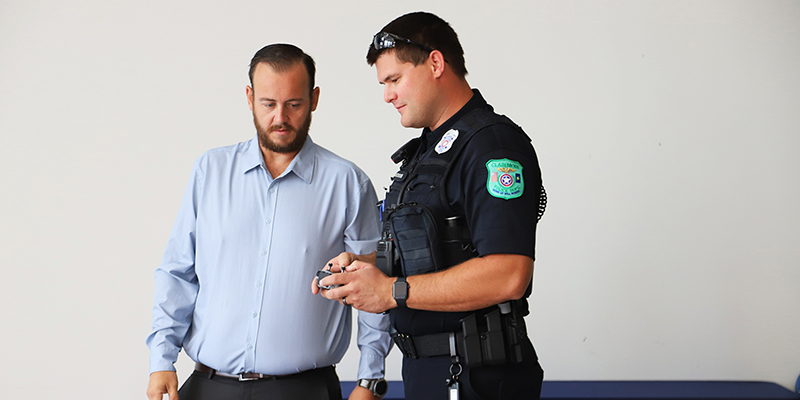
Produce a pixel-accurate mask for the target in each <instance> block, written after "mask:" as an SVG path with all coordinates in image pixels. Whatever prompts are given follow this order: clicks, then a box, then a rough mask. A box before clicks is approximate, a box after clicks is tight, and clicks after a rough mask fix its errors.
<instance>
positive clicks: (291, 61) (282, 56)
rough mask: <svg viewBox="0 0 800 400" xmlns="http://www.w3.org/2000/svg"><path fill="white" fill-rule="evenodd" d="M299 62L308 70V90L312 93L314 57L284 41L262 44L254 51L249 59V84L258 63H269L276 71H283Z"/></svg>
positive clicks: (251, 83)
mask: <svg viewBox="0 0 800 400" xmlns="http://www.w3.org/2000/svg"><path fill="white" fill-rule="evenodd" d="M299 62H302V63H303V64H304V65H305V67H306V72H308V85H309V88H308V91H309V93H313V92H314V74H315V72H316V67H315V65H314V59H313V58H311V56H309V55H308V54H306V53H304V52H303V50H300V48H299V47H297V46H295V45H291V44H285V43H278V44H271V45H268V46H264V47H263V48H261V50H259V51H257V52H256V54H255V55H254V56H253V59H252V60H250V73H249V75H250V86H253V73H254V72H255V70H256V66H258V64H260V63H265V64H267V65H269V66H270V67H272V69H273V70H275V71H277V72H284V71H286V70H288V69H289V68H291V67H293V66H295V64H297V63H299Z"/></svg>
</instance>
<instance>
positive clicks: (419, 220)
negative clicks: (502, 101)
mask: <svg viewBox="0 0 800 400" xmlns="http://www.w3.org/2000/svg"><path fill="white" fill-rule="evenodd" d="M498 124H504V125H508V126H510V127H512V128H513V129H514V131H516V132H518V133H519V134H520V135H525V137H526V138H528V136H527V135H526V134H525V132H524V131H523V130H522V129H521V128H520V127H519V126H517V125H516V124H514V122H512V121H511V120H510V119H508V118H507V117H505V116H501V115H497V114H495V113H494V112H493V110H492V108H491V106H487V107H486V108H475V109H473V110H471V111H469V112H468V113H467V114H465V115H464V116H463V117H462V118H460V119H459V120H458V121H457V122H456V123H455V124H453V126H452V127H451V129H450V130H448V131H447V132H446V133H445V134H444V135H443V139H442V140H441V141H440V142H439V143H438V144H436V145H432V146H430V145H429V146H428V148H427V149H420V148H419V141H420V139H419V138H415V139H412V140H411V141H409V142H408V143H406V144H405V145H404V146H403V147H401V148H400V150H398V151H397V152H396V153H395V154H394V155H393V156H392V159H393V160H394V161H395V163H399V162H402V165H401V167H400V171H399V172H398V173H397V174H395V176H394V177H393V178H392V181H393V182H392V185H391V187H390V188H389V192H388V193H387V194H386V198H385V199H384V200H383V202H381V203H380V207H381V221H382V226H383V229H382V230H383V232H382V239H381V241H380V242H379V244H378V251H377V252H376V265H377V266H378V268H380V269H381V270H382V271H383V272H384V273H385V274H387V275H389V276H411V275H417V274H425V273H430V272H434V271H439V270H443V269H447V268H449V267H451V266H453V265H457V264H460V263H462V262H464V261H466V260H468V259H470V258H473V257H475V256H477V252H476V251H475V247H474V246H473V244H472V240H471V236H470V233H469V227H468V226H467V221H466V219H465V217H464V216H463V215H458V214H457V213H456V212H455V211H453V209H452V208H451V207H450V205H449V202H448V200H447V194H446V182H447V178H448V176H449V175H450V172H451V169H452V166H453V165H454V164H455V162H456V160H457V159H458V157H459V156H460V154H461V153H462V152H463V150H464V148H466V146H467V144H468V143H469V142H470V140H471V139H472V138H473V137H475V135H476V134H478V133H479V132H480V131H481V130H483V129H484V128H487V127H490V126H493V125H498ZM454 131H455V132H456V133H454ZM448 135H449V136H448ZM454 135H457V136H455V137H453V136H454ZM528 140H529V141H530V138H528ZM409 158H410V159H411V161H409ZM541 208H542V207H541V204H540V209H541Z"/></svg>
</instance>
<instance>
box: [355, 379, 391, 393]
mask: <svg viewBox="0 0 800 400" xmlns="http://www.w3.org/2000/svg"><path fill="white" fill-rule="evenodd" d="M358 386H361V387H363V388H365V389H367V390H369V391H370V392H372V394H373V395H375V396H378V397H383V396H385V395H386V392H387V391H388V390H389V384H388V382H386V379H383V378H379V379H359V380H358Z"/></svg>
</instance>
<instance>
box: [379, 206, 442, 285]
mask: <svg viewBox="0 0 800 400" xmlns="http://www.w3.org/2000/svg"><path fill="white" fill-rule="evenodd" d="M389 228H390V230H391V233H392V238H393V239H394V245H395V251H396V252H397V255H398V256H399V258H400V269H401V271H400V272H402V275H403V276H412V275H419V274H427V273H430V272H434V271H439V270H443V269H445V268H446V266H445V265H444V263H443V261H442V255H441V239H440V237H439V233H438V231H437V230H436V223H435V221H434V219H433V215H432V214H431V212H430V210H428V209H427V208H426V207H425V206H422V205H418V204H416V203H407V204H401V205H400V206H399V207H398V209H397V210H395V211H394V212H393V213H392V215H391V216H390V217H389Z"/></svg>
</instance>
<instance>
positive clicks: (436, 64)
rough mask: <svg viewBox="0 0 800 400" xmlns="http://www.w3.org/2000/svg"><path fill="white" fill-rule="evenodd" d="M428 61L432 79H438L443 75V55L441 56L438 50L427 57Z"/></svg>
mask: <svg viewBox="0 0 800 400" xmlns="http://www.w3.org/2000/svg"><path fill="white" fill-rule="evenodd" d="M428 61H429V62H430V66H431V69H432V71H433V77H434V78H439V77H441V76H442V74H444V69H445V64H447V63H446V62H445V61H444V54H442V52H441V51H439V50H434V51H432V52H431V54H430V55H429V56H428Z"/></svg>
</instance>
